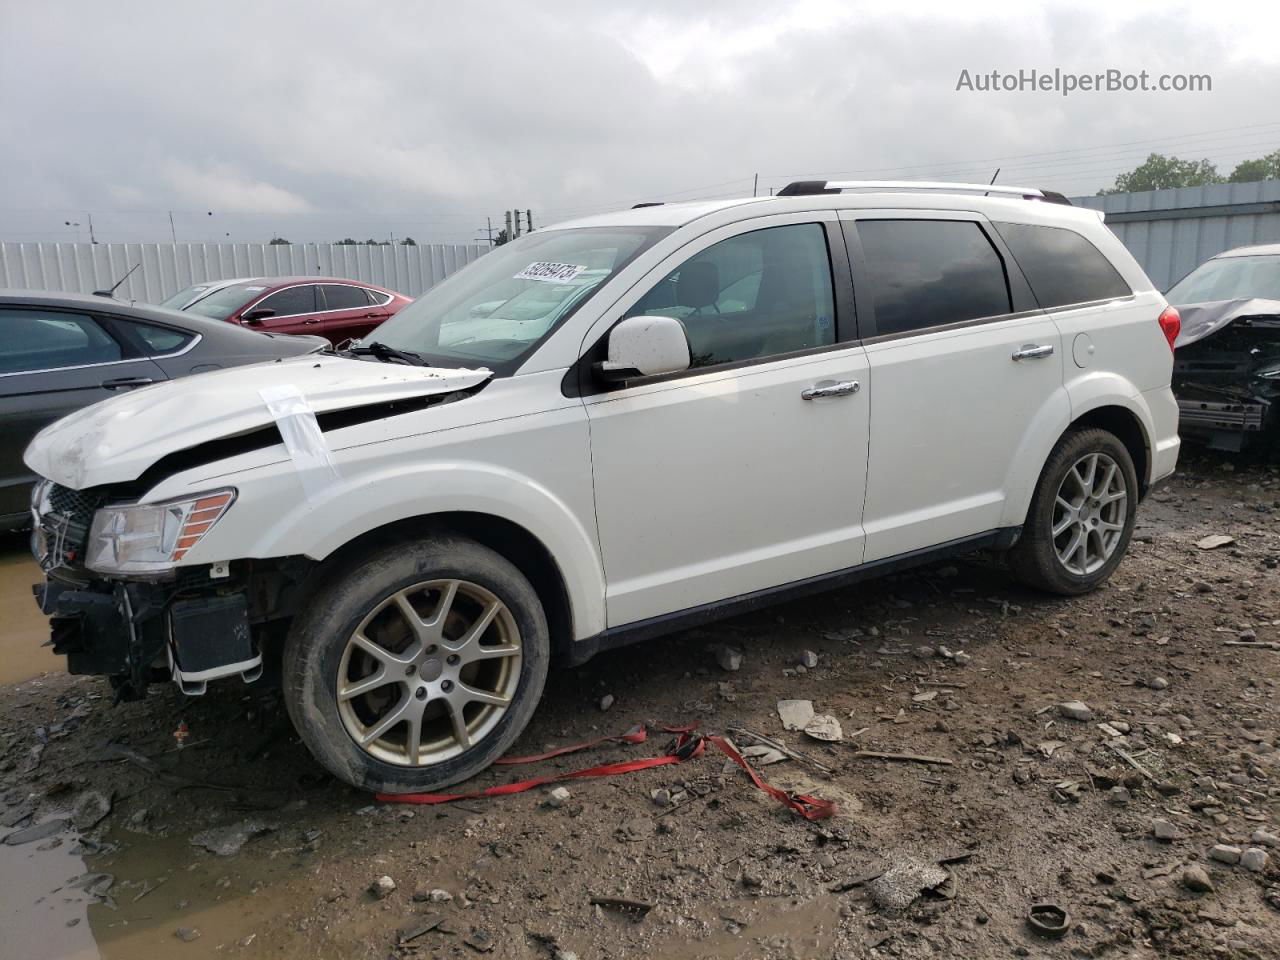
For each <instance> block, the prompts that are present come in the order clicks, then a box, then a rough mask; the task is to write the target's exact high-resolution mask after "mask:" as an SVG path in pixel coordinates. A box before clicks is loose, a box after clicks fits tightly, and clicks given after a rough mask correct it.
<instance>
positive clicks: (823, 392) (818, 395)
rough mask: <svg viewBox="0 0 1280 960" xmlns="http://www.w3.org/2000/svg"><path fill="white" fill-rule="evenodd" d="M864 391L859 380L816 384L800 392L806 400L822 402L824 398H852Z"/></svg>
mask: <svg viewBox="0 0 1280 960" xmlns="http://www.w3.org/2000/svg"><path fill="white" fill-rule="evenodd" d="M861 389H862V385H861V384H860V383H858V381H857V380H837V381H826V382H823V383H815V384H814V385H813V386H812V387H806V388H805V389H804V390H801V391H800V396H801V397H803V398H804V399H805V400H821V399H822V398H823V397H850V396H853V394H855V393H857V392H858V391H859V390H861Z"/></svg>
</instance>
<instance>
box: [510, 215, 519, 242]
mask: <svg viewBox="0 0 1280 960" xmlns="http://www.w3.org/2000/svg"><path fill="white" fill-rule="evenodd" d="M511 213H512V215H513V216H514V217H515V218H516V232H515V234H514V237H518V236H520V211H519V210H512V211H511Z"/></svg>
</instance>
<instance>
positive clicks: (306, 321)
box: [302, 317, 320, 324]
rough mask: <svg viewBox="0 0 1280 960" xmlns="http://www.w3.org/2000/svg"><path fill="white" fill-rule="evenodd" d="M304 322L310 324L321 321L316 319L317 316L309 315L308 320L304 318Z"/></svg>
mask: <svg viewBox="0 0 1280 960" xmlns="http://www.w3.org/2000/svg"><path fill="white" fill-rule="evenodd" d="M302 322H303V323H308V324H310V323H319V322H320V321H319V320H317V319H315V317H308V318H307V319H306V320H303V321H302Z"/></svg>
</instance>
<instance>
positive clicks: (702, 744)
mask: <svg viewBox="0 0 1280 960" xmlns="http://www.w3.org/2000/svg"><path fill="white" fill-rule="evenodd" d="M665 729H666V732H667V733H674V734H676V739H675V740H674V741H673V742H672V744H671V746H669V747H668V748H667V752H666V753H664V754H662V755H660V756H656V757H644V758H643V759H640V760H624V761H620V762H618V763H605V764H601V765H599V766H595V767H588V768H586V769H585V770H571V771H569V772H567V773H555V774H549V775H547V776H544V777H533V778H531V779H529V780H518V781H516V782H515V783H505V784H502V785H500V786H496V787H486V788H485V789H484V790H477V791H475V792H473V793H380V794H378V797H377V798H378V799H379V800H381V801H382V802H384V803H415V804H437V803H452V802H453V801H455V800H480V799H483V798H486V797H505V796H509V795H511V794H515V793H524V792H525V791H527V790H532V789H534V788H535V787H541V786H544V785H546V784H548V783H556V782H558V781H561V780H578V779H585V778H588V777H611V776H614V775H615V774H622V773H634V772H636V771H637V770H648V769H649V768H651V767H663V766H667V765H669V764H673V763H683V762H684V761H686V760H690V759H692V758H694V757H700V756H702V754H703V753H704V752H705V751H706V745H707V744H708V743H710V744H712V745H714V746H715V747H716V749H718V750H719V751H720V752H721V753H723V754H724V755H725V756H726V757H728V758H729V759H730V760H732V761H733V762H734V763H736V764H737V765H738V766H740V767H742V769H743V770H745V771H746V772H747V776H749V777H750V778H751V782H752V783H754V784H755V785H756V786H757V787H758V788H759V789H761V790H763V791H764V792H765V793H767V794H769V796H771V797H773V798H774V799H775V800H777V801H778V802H779V803H781V804H783V805H784V806H786V807H788V808H789V809H791V810H793V811H794V812H796V813H798V814H799V815H800V816H802V817H804V818H805V819H806V820H822V819H824V818H826V817H829V816H831V815H832V814H834V813H835V812H836V805H835V804H834V803H832V802H831V801H829V800H823V799H821V798H819V797H813V796H809V795H808V794H791V793H787V792H786V791H785V790H780V789H778V788H777V787H775V786H773V785H771V784H769V783H767V782H766V781H765V780H763V779H762V778H761V777H760V775H759V774H758V773H756V771H755V770H754V769H752V767H751V765H750V764H749V763H747V761H746V759H745V758H744V757H743V756H742V754H740V753H738V751H737V750H735V749H734V748H733V745H732V744H730V743H729V742H728V741H727V740H725V739H724V738H723V737H719V736H715V735H705V734H700V733H697V732H695V731H694V729H693V728H692V727H668V728H665ZM647 738H648V734H647V731H646V730H645V728H644V726H643V725H638V726H635V727H632V728H631V729H630V730H628V731H627V732H626V733H624V734H621V735H620V736H613V737H601V738H600V739H598V740H591V741H589V742H587V743H579V744H575V745H574V746H571V747H561V748H559V749H557V750H551V751H548V752H547V753H540V754H535V755H532V756H527V757H503V758H502V759H500V760H495V761H494V762H495V763H500V764H521V763H536V762H538V761H540V760H548V759H550V758H552V757H560V756H563V755H565V754H566V753H577V752H578V751H580V750H588V749H590V748H592V747H597V746H599V745H600V744H603V743H644V742H645V740H646V739H647Z"/></svg>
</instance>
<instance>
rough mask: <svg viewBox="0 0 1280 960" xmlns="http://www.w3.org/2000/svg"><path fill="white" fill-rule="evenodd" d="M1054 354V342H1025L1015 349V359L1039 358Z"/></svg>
mask: <svg viewBox="0 0 1280 960" xmlns="http://www.w3.org/2000/svg"><path fill="white" fill-rule="evenodd" d="M1051 356H1053V344H1052V343H1045V344H1037V343H1027V344H1023V345H1022V346H1021V347H1019V348H1018V349H1017V350H1015V351H1013V359H1015V360H1039V359H1041V358H1043V357H1051Z"/></svg>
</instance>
